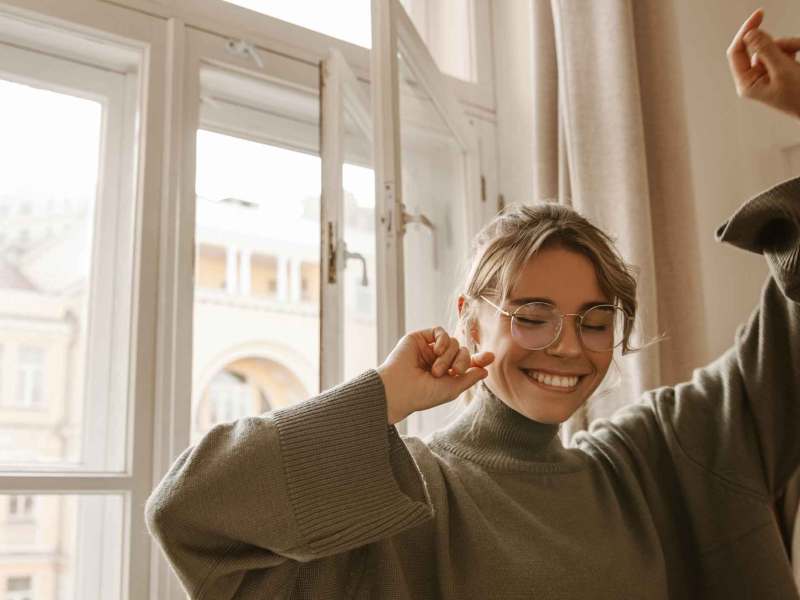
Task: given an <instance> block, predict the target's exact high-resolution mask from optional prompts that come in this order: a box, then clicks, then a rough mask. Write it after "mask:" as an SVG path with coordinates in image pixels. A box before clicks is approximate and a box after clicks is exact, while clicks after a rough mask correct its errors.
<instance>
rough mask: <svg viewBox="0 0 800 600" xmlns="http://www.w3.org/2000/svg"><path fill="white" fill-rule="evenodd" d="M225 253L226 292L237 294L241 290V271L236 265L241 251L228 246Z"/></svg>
mask: <svg viewBox="0 0 800 600" xmlns="http://www.w3.org/2000/svg"><path fill="white" fill-rule="evenodd" d="M225 252H226V255H225V258H226V260H225V291H226V292H228V293H229V294H235V293H237V291H238V288H239V269H238V268H237V264H236V262H237V261H236V255H237V254H238V253H239V251H238V249H237V248H235V247H233V246H226V247H225Z"/></svg>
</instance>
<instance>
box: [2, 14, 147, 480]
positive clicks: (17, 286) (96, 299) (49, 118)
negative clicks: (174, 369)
mask: <svg viewBox="0 0 800 600" xmlns="http://www.w3.org/2000/svg"><path fill="white" fill-rule="evenodd" d="M38 27H39V26H36V25H34V24H31V23H28V22H23V21H19V20H15V19H14V18H12V17H5V16H3V14H2V13H0V50H1V51H2V52H1V53H0V56H1V57H2V58H1V59H0V60H2V70H1V71H0V104H2V105H3V107H4V110H3V111H2V112H0V131H3V135H2V136H0V164H4V165H12V168H8V169H5V170H4V171H3V177H2V178H0V197H2V198H7V199H9V200H8V201H9V202H10V203H11V204H12V205H16V206H18V207H20V210H19V211H18V212H16V213H14V214H12V216H11V217H10V218H8V219H5V220H4V221H3V222H2V223H0V229H2V231H3V233H4V234H5V235H8V236H10V237H12V239H13V238H16V240H17V243H16V244H11V245H9V246H6V247H4V248H3V249H2V250H0V264H2V271H3V273H2V274H1V275H0V302H2V308H0V313H2V314H3V315H4V323H3V326H2V327H0V343H4V344H5V345H6V346H8V347H9V348H11V347H12V343H13V347H15V349H16V351H15V352H13V356H12V357H11V358H12V362H15V366H14V365H13V364H12V365H11V368H12V369H14V372H13V374H12V375H11V376H12V377H13V379H14V381H13V385H12V386H11V387H12V389H11V390H10V393H9V390H8V387H9V386H8V384H6V390H7V393H6V394H5V395H4V398H5V399H7V400H10V401H11V402H10V403H7V404H6V405H7V406H10V405H13V406H14V407H17V408H25V409H38V410H41V411H47V415H48V417H47V419H42V418H38V417H33V416H31V418H32V419H34V420H33V421H25V420H17V417H14V418H13V419H9V418H2V419H0V468H14V467H18V466H20V465H21V464H25V465H38V466H39V467H41V466H45V465H46V466H47V467H48V468H62V469H63V468H68V469H71V468H74V467H76V466H80V467H84V468H85V467H90V468H95V469H104V468H106V467H109V468H113V469H121V468H122V458H123V453H124V448H125V435H124V431H125V428H126V423H125V403H126V402H127V394H126V393H125V392H124V389H125V387H126V385H127V381H126V378H125V377H124V376H120V373H124V372H125V369H127V368H128V364H129V361H128V343H127V336H128V335H129V323H130V310H131V309H130V288H129V285H127V283H125V282H129V281H130V273H131V269H132V244H131V241H130V240H131V235H132V225H133V215H134V214H135V211H134V210H133V205H134V203H133V202H131V195H132V194H133V189H134V188H133V181H134V177H133V172H132V170H133V168H134V152H135V148H136V144H135V143H133V141H132V140H131V139H128V140H126V139H125V136H126V135H128V136H131V135H133V131H134V130H135V122H136V114H135V111H134V107H133V106H131V105H130V97H131V95H133V94H135V90H136V87H135V84H136V68H137V64H138V63H137V61H138V56H137V55H136V54H132V53H131V54H127V55H126V54H125V53H124V52H122V57H126V60H128V61H129V63H128V64H129V68H130V71H129V74H126V75H123V74H120V73H119V72H116V71H112V70H109V69H107V68H105V67H104V66H103V64H102V63H103V60H104V58H105V57H106V56H107V55H108V54H109V53H113V55H114V57H115V60H118V59H120V58H122V57H120V56H119V52H120V51H119V50H118V49H117V48H115V47H114V46H108V45H105V44H100V43H97V42H87V43H86V51H87V52H88V53H89V54H90V56H87V57H85V60H81V61H76V60H71V59H67V58H58V57H57V56H56V55H55V54H54V53H53V52H52V51H50V52H43V51H41V50H40V49H38V48H39V47H38V46H37V44H39V43H42V41H47V42H49V43H52V42H53V40H58V39H61V38H63V40H64V43H65V44H68V45H69V44H75V43H76V42H75V40H76V39H81V38H82V36H80V37H78V38H75V37H71V35H70V34H69V33H68V32H59V31H58V30H57V29H56V30H54V29H52V28H50V27H49V26H48V27H47V29H46V30H45V31H44V32H42V31H40V30H39V28H38ZM3 36H8V37H10V38H11V41H12V42H13V43H9V44H5V43H3V39H4V37H3ZM20 38H22V39H20ZM81 43H82V42H81ZM92 60H93V61H95V62H98V60H99V62H100V63H101V64H100V65H98V66H92V62H91V61H92ZM126 132H127V133H126ZM126 169H127V170H126ZM42 173H47V176H46V177H43V176H42ZM52 198H61V199H62V200H63V202H64V203H65V204H66V203H70V202H71V203H72V204H73V208H75V209H76V210H74V211H72V212H70V213H69V214H68V215H64V214H62V213H60V211H59V212H56V211H55V210H54V211H52V212H51V211H48V209H47V207H48V206H53V207H54V208H55V206H57V204H56V203H53V204H52V205H51V204H50V203H49V200H50V199H52ZM34 207H36V210H33V208H34ZM57 222H58V223H60V224H61V225H62V226H63V228H60V229H59V235H58V236H57V237H54V238H51V239H44V238H43V237H42V236H41V232H42V231H43V230H44V228H45V227H46V226H48V225H54V224H55V223H57ZM9 383H11V382H9ZM84 401H85V402H84ZM115 403H117V405H114V404H115ZM109 404H111V405H109ZM85 407H88V408H89V410H86V408H85ZM98 431H99V432H103V434H102V435H98V434H97V432H98Z"/></svg>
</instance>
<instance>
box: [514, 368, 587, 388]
mask: <svg viewBox="0 0 800 600" xmlns="http://www.w3.org/2000/svg"><path fill="white" fill-rule="evenodd" d="M526 373H527V374H528V376H530V377H532V378H534V379H536V380H537V381H540V382H542V383H544V384H546V385H552V386H555V387H565V388H571V387H575V386H576V385H577V384H578V379H579V378H578V377H562V376H560V375H549V374H546V373H541V372H539V371H526Z"/></svg>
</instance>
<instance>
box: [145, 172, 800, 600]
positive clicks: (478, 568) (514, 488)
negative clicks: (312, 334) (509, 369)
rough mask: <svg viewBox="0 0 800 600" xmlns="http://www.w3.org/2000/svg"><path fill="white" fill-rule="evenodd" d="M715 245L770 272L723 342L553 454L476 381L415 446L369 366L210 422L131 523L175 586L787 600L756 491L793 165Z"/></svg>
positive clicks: (775, 398) (794, 207)
mask: <svg viewBox="0 0 800 600" xmlns="http://www.w3.org/2000/svg"><path fill="white" fill-rule="evenodd" d="M716 235H717V239H718V240H721V241H725V242H729V243H731V244H734V245H736V246H739V247H741V248H744V249H747V250H750V251H753V252H761V253H763V254H764V256H765V257H766V259H767V262H768V264H769V267H770V276H769V277H768V279H767V280H766V282H765V284H764V286H763V288H762V291H761V296H760V301H759V304H758V306H757V307H756V308H755V309H754V311H753V313H752V314H751V316H750V318H749V319H748V321H747V322H746V323H744V324H743V325H741V326H740V327H739V328H738V329H737V332H736V337H735V343H734V344H733V346H732V347H731V348H730V349H729V350H728V351H727V352H725V353H724V354H723V355H722V356H720V357H719V358H718V359H716V360H715V361H713V362H711V363H710V364H708V365H706V366H705V367H702V368H698V369H696V370H695V371H694V373H693V376H692V379H691V381H687V382H684V383H680V384H678V385H675V386H665V387H661V388H658V389H655V390H651V391H648V392H646V393H645V394H643V396H642V397H641V398H640V400H639V402H637V403H634V404H632V405H630V406H627V407H625V408H623V409H621V410H619V411H618V412H617V413H615V414H614V415H613V416H612V417H611V418H610V419H601V420H597V421H595V422H594V423H592V425H591V427H590V430H589V431H588V432H579V433H577V434H575V436H574V437H573V439H572V440H571V443H570V445H569V447H567V448H565V447H563V446H562V445H561V443H560V440H559V436H558V435H557V432H558V426H557V425H548V424H542V423H537V422H535V421H531V420H529V419H527V418H526V417H524V416H522V415H521V414H519V413H517V412H515V411H514V410H513V409H511V408H509V407H508V406H507V405H506V404H505V403H503V402H502V401H501V400H499V399H498V398H497V397H495V396H494V395H493V394H492V393H491V391H490V390H489V389H488V388H487V387H486V385H484V383H483V382H481V383H480V384H478V386H477V387H478V390H477V392H478V393H477V397H476V399H475V401H473V402H472V403H471V404H470V405H469V407H468V409H467V410H466V412H464V413H462V414H461V415H460V416H459V417H458V418H457V420H456V421H454V422H453V423H451V424H450V425H449V426H448V427H447V428H445V429H443V430H440V431H438V432H436V433H435V434H433V435H432V436H430V437H429V438H428V439H426V440H420V439H417V438H414V437H402V436H400V435H399V434H398V432H397V429H396V428H395V427H394V426H390V425H387V409H386V397H385V393H384V387H383V384H382V382H381V379H380V377H379V375H378V374H377V372H376V371H375V370H369V371H366V372H364V373H362V374H361V375H359V376H358V377H356V378H354V379H352V380H350V381H347V382H345V383H343V384H341V385H338V386H336V387H334V388H331V389H329V390H327V391H325V392H323V393H322V394H320V395H319V396H317V397H315V398H312V399H309V400H307V401H305V402H302V403H300V404H298V405H295V406H293V407H290V408H285V409H280V410H275V411H272V412H270V413H266V414H264V415H261V416H256V417H251V418H244V419H240V420H238V421H235V422H232V423H226V424H221V425H218V426H216V427H214V428H213V429H212V430H211V431H210V432H209V433H208V434H207V435H206V436H205V437H204V438H202V440H200V442H198V443H197V444H196V445H195V446H193V447H191V448H188V449H187V450H186V451H185V452H183V454H181V456H180V457H179V458H178V459H177V461H176V462H175V463H174V465H173V466H172V467H171V469H170V470H169V472H168V473H167V474H166V476H165V477H164V479H163V480H162V481H161V483H160V484H159V485H158V487H157V488H156V489H155V491H154V492H153V494H152V496H151V497H150V499H149V500H148V504H147V507H146V516H147V523H148V527H149V528H150V531H151V532H152V534H153V535H155V536H156V537H157V539H158V541H159V542H160V544H161V545H162V547H163V550H164V552H165V553H166V555H167V557H168V559H169V561H170V563H171V565H172V566H173V568H174V569H175V571H176V572H177V574H178V576H179V577H180V579H181V581H182V583H183V585H184V586H185V588H186V590H187V591H188V593H189V595H190V596H191V597H192V598H204V599H208V600H225V599H228V598H240V599H256V598H257V599H259V600H261V599H273V598H315V599H317V598H319V599H327V598H331V599H345V598H375V599H378V598H380V599H384V598H387V599H388V598H392V599H412V598H414V599H435V598H441V599H453V600H455V599H468V598H476V599H489V598H491V599H495V598H496V599H506V598H508V599H515V598H520V599H521V598H525V599H530V598H542V599H550V598H552V599H559V600H566V599H571V598H575V599H579V598H580V599H583V598H593V599H613V600H620V599H634V598H636V599H638V598H652V599H665V598H674V599H680V600H686V599H690V598H702V599H704V600H713V599H723V598H724V599H726V600H728V599H732V598H758V599H760V600H771V599H775V600H777V599H780V600H785V599H787V598H798V594H797V591H796V589H795V586H794V583H793V580H792V574H791V570H790V565H789V561H788V559H787V556H786V551H785V549H784V546H783V543H782V540H781V536H780V532H779V529H778V526H777V523H776V520H775V517H774V514H773V503H774V501H775V499H776V497H777V496H778V495H779V494H780V493H781V491H782V489H783V488H784V486H785V485H786V482H787V479H788V478H789V477H790V475H791V474H792V472H793V471H794V470H795V469H796V468H797V467H798V466H800V259H798V254H799V253H800V178H798V179H795V180H790V181H788V182H785V183H783V184H781V185H779V186H776V187H775V188H773V189H771V190H769V191H767V192H765V193H763V194H761V195H759V196H757V197H755V198H753V199H752V200H750V201H749V202H747V203H745V204H744V205H743V206H742V207H741V208H740V209H739V210H738V211H737V212H736V213H735V214H734V215H733V216H732V217H731V218H730V219H729V220H728V221H726V223H724V224H723V225H722V226H721V227H720V228H719V229H718V231H717V234H716Z"/></svg>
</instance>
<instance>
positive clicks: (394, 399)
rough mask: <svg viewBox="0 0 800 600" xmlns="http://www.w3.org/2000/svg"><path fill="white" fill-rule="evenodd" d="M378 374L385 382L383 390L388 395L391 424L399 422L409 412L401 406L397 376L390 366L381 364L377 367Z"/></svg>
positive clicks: (387, 415) (388, 416)
mask: <svg viewBox="0 0 800 600" xmlns="http://www.w3.org/2000/svg"><path fill="white" fill-rule="evenodd" d="M375 370H376V371H377V372H378V375H379V376H380V378H381V381H382V382H383V390H384V394H385V396H386V417H387V422H388V423H389V425H394V424H396V423H399V422H400V421H402V420H403V419H405V418H406V417H407V416H408V413H407V412H406V411H404V410H403V409H402V407H401V406H399V404H400V403H399V402H398V395H397V386H396V384H395V378H394V377H393V376H392V373H391V371H390V370H389V368H388V367H386V366H384V365H381V366H379V367H378V368H377V369H375Z"/></svg>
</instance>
